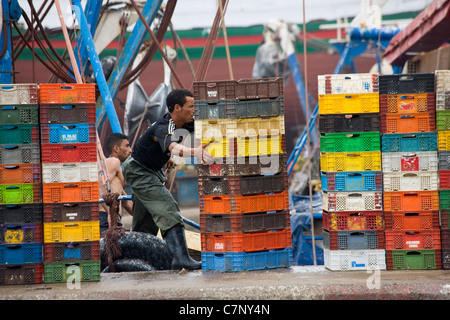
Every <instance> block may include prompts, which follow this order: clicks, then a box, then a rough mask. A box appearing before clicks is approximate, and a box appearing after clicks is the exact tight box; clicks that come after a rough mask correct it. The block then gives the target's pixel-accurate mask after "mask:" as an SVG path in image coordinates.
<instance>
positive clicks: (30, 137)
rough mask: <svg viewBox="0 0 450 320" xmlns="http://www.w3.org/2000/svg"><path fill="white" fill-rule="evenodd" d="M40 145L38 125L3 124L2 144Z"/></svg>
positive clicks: (0, 130)
mask: <svg viewBox="0 0 450 320" xmlns="http://www.w3.org/2000/svg"><path fill="white" fill-rule="evenodd" d="M26 143H39V125H38V124H1V125H0V144H8V145H19V144H26Z"/></svg>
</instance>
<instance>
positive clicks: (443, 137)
mask: <svg viewBox="0 0 450 320" xmlns="http://www.w3.org/2000/svg"><path fill="white" fill-rule="evenodd" d="M437 135H438V150H439V151H446V150H450V130H441V131H438V132H437Z"/></svg>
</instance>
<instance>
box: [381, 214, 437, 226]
mask: <svg viewBox="0 0 450 320" xmlns="http://www.w3.org/2000/svg"><path fill="white" fill-rule="evenodd" d="M384 225H385V229H386V230H429V229H439V210H430V211H413V212H411V211H408V212H405V211H384Z"/></svg>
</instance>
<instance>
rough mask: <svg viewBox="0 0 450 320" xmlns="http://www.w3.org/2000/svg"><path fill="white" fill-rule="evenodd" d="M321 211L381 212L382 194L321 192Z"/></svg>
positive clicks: (376, 192)
mask: <svg viewBox="0 0 450 320" xmlns="http://www.w3.org/2000/svg"><path fill="white" fill-rule="evenodd" d="M322 209H323V210H326V211H378V210H383V192H381V191H361V192H327V191H322Z"/></svg>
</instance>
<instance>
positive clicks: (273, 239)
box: [200, 228, 292, 252]
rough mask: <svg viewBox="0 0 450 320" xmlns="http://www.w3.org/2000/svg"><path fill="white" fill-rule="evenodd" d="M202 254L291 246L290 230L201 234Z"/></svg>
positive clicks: (253, 250)
mask: <svg viewBox="0 0 450 320" xmlns="http://www.w3.org/2000/svg"><path fill="white" fill-rule="evenodd" d="M200 238H201V248H202V252H205V251H206V252H255V251H262V250H272V249H282V248H286V247H290V246H291V245H292V238H291V229H290V228H286V229H284V230H271V231H259V232H248V233H242V232H239V233H231V232H226V233H201V234H200Z"/></svg>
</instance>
